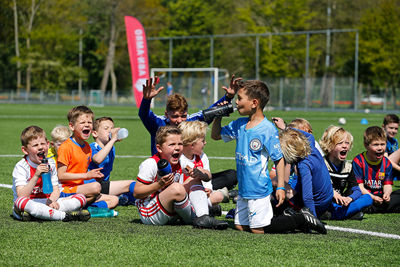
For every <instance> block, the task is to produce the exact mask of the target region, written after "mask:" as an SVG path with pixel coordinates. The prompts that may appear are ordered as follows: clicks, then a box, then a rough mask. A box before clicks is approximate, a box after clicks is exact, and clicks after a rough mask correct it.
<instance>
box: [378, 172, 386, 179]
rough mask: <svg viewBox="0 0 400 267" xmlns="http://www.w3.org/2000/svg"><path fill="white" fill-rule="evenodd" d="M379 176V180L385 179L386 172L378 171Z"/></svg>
mask: <svg viewBox="0 0 400 267" xmlns="http://www.w3.org/2000/svg"><path fill="white" fill-rule="evenodd" d="M378 178H379V180H384V179H385V173H384V172H379V173H378Z"/></svg>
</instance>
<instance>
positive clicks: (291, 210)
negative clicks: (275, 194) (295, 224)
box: [283, 207, 297, 216]
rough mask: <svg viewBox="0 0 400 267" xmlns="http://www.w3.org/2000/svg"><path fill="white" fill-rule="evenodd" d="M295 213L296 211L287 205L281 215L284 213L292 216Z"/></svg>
mask: <svg viewBox="0 0 400 267" xmlns="http://www.w3.org/2000/svg"><path fill="white" fill-rule="evenodd" d="M295 214H297V212H296V211H295V210H294V209H293V208H291V207H288V208H286V209H285V210H284V211H283V215H285V216H292V215H295Z"/></svg>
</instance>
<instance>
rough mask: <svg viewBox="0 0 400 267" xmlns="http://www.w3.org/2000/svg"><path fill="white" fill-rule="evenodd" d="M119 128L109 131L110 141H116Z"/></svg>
mask: <svg viewBox="0 0 400 267" xmlns="http://www.w3.org/2000/svg"><path fill="white" fill-rule="evenodd" d="M119 129H121V128H113V129H111V131H110V133H111V140H115V141H116V142H117V141H118V131H119Z"/></svg>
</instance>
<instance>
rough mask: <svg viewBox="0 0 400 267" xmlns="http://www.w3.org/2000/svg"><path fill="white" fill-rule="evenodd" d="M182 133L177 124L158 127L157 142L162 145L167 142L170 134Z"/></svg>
mask: <svg viewBox="0 0 400 267" xmlns="http://www.w3.org/2000/svg"><path fill="white" fill-rule="evenodd" d="M172 134H175V135H182V132H181V130H180V129H179V128H178V127H176V126H175V125H166V126H162V127H160V128H158V130H157V133H156V138H155V139H156V144H157V145H160V146H161V145H162V144H164V143H165V140H166V139H167V137H168V136H169V135H172Z"/></svg>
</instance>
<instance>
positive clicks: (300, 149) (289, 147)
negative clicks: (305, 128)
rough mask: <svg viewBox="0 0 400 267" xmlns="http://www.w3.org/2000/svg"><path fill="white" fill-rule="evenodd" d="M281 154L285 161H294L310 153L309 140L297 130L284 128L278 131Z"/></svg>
mask: <svg viewBox="0 0 400 267" xmlns="http://www.w3.org/2000/svg"><path fill="white" fill-rule="evenodd" d="M279 142H280V143H281V148H282V154H283V157H284V158H285V160H286V162H287V163H290V164H292V163H295V162H297V161H298V160H299V159H303V158H305V157H307V156H308V155H310V154H311V147H310V142H309V141H308V139H307V137H305V135H304V134H302V133H301V132H299V131H296V130H293V129H290V128H288V129H286V130H283V131H281V132H280V134H279Z"/></svg>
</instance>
